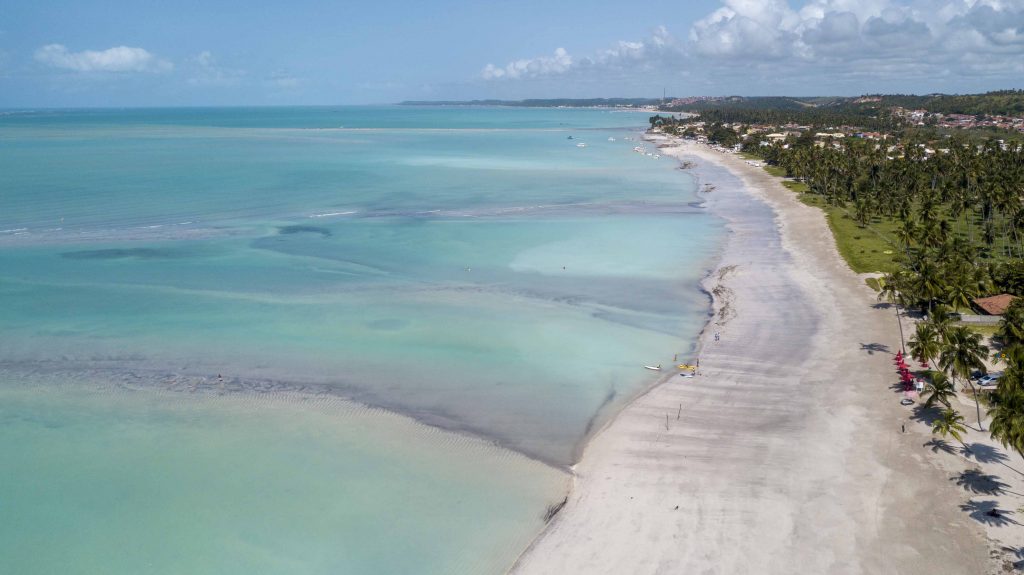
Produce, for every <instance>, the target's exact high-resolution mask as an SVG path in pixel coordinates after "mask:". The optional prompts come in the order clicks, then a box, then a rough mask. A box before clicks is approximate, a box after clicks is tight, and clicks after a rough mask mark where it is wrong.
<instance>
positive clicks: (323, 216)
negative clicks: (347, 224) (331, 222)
mask: <svg viewBox="0 0 1024 575" xmlns="http://www.w3.org/2000/svg"><path fill="white" fill-rule="evenodd" d="M354 213H355V212H326V213H323V214H313V215H311V216H309V217H311V218H329V217H331V216H348V215H352V214H354Z"/></svg>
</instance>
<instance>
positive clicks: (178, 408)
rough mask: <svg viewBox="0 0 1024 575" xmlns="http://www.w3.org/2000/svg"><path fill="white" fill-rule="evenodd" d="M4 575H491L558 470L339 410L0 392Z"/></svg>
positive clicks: (518, 546) (507, 559) (325, 405)
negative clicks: (142, 574) (64, 574)
mask: <svg viewBox="0 0 1024 575" xmlns="http://www.w3.org/2000/svg"><path fill="white" fill-rule="evenodd" d="M0 436H2V437H3V440H2V441H0V461H3V462H4V464H3V466H4V473H2V474H0V507H2V509H3V521H0V571H3V572H4V573H66V574H75V573H82V574H85V573H135V574H138V573H151V574H159V573H166V574H179V573H194V574H201V573H211V574H213V573H217V574H222V575H227V574H232V573H238V574H250V573H264V574H274V573H280V574H293V573H309V574H315V573H323V574H336V573H394V574H400V573H439V574H440V573H500V572H502V571H503V569H505V568H506V567H507V566H508V565H509V564H510V563H511V562H512V561H513V560H514V559H515V557H516V555H517V554H518V553H519V552H520V551H521V550H522V548H523V547H524V546H525V545H526V544H527V543H528V542H529V537H530V535H531V534H532V532H534V531H535V530H537V529H539V527H540V526H541V525H542V523H543V520H542V514H543V510H544V508H545V506H546V505H548V504H549V503H551V502H552V501H553V500H557V499H556V498H557V497H558V494H559V493H560V491H561V490H562V489H564V485H565V476H564V475H562V474H561V473H559V472H556V471H555V470H553V469H551V468H547V467H545V466H543V465H541V464H538V463H535V462H531V461H529V460H525V459H524V458H522V457H517V456H513V455H510V453H509V452H507V451H503V450H500V449H498V448H496V447H493V446H490V445H488V444H486V443H483V442H480V441H474V440H470V439H465V438H453V437H449V436H448V434H443V433H439V432H436V431H433V432H432V431H431V430H430V429H429V428H424V427H422V426H418V425H415V424H412V423H411V422H409V421H408V420H404V421H403V420H402V419H400V418H395V417H389V416H386V415H381V414H374V413H372V412H368V411H366V410H361V409H353V408H351V407H346V406H344V405H339V404H338V403H337V402H329V401H327V402H325V401H319V402H301V401H298V400H294V399H292V400H288V401H286V400H271V399H267V398H262V399H259V400H253V399H251V398H249V399H245V398H243V397H240V396H239V397H204V398H203V399H202V400H199V399H198V398H196V397H195V396H192V397H188V396H184V395H182V394H168V393H166V392H165V393H152V392H145V393H138V392H110V391H104V392H97V391H83V390H82V389H81V388H68V387H63V386H61V387H58V388H56V389H51V390H50V392H45V391H40V390H39V388H38V385H36V386H31V387H28V388H26V387H23V386H21V385H19V384H17V383H12V382H10V381H7V382H4V385H2V386H0Z"/></svg>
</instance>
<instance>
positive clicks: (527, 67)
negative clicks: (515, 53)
mask: <svg viewBox="0 0 1024 575" xmlns="http://www.w3.org/2000/svg"><path fill="white" fill-rule="evenodd" d="M571 67H572V56H570V55H569V53H568V52H566V51H565V48H556V49H555V53H554V54H553V55H551V56H540V57H538V58H530V59H524V60H516V61H514V62H509V63H508V65H506V66H505V67H504V68H499V67H497V66H495V65H494V64H487V65H486V66H484V69H483V71H482V72H481V75H482V76H483V77H484V79H486V80H493V79H497V78H522V77H530V76H545V75H548V74H560V73H562V72H565V71H567V70H569V68H571Z"/></svg>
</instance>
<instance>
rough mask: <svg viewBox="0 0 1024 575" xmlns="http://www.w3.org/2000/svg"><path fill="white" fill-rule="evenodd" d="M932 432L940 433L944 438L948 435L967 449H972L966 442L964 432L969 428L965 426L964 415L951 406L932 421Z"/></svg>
mask: <svg viewBox="0 0 1024 575" xmlns="http://www.w3.org/2000/svg"><path fill="white" fill-rule="evenodd" d="M932 433H938V434H939V435H941V436H942V437H943V438H945V437H946V436H947V435H948V436H950V437H952V438H953V439H955V440H957V441H958V442H960V445H962V446H963V447H964V450H965V451H970V448H968V447H967V444H965V443H964V434H965V433H967V428H966V427H964V416H962V415H960V414H959V413H957V412H956V411H955V410H953V409H951V408H948V407H947V408H946V409H943V410H942V414H941V415H939V417H938V418H937V419H936V420H935V421H934V422H932Z"/></svg>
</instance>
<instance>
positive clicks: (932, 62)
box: [481, 0, 1024, 93]
mask: <svg viewBox="0 0 1024 575" xmlns="http://www.w3.org/2000/svg"><path fill="white" fill-rule="evenodd" d="M791 3H792V4H793V5H792V6H791ZM1022 55H1024V0H804V1H803V2H802V5H799V4H798V2H797V1H796V0H789V1H787V0H722V5H721V6H720V7H719V8H718V9H716V10H714V11H712V12H711V13H709V14H707V15H706V16H705V17H703V18H700V19H698V20H696V21H694V22H693V23H692V24H691V26H690V28H689V30H688V33H687V34H686V36H685V39H681V40H677V39H675V38H673V36H672V35H670V34H669V33H668V32H667V31H666V30H665V28H663V27H660V28H658V29H657V30H655V32H654V34H652V36H651V37H650V38H648V39H645V40H641V41H625V40H623V41H619V42H616V43H615V44H614V45H612V46H611V47H610V48H608V49H605V50H600V51H597V52H595V53H593V54H591V55H585V56H575V57H573V56H570V55H569V53H568V52H567V51H566V50H565V49H563V48H559V49H558V50H556V51H555V53H554V55H553V56H542V57H539V58H532V59H524V60H516V61H513V62H510V63H509V64H507V65H505V66H503V67H498V66H495V65H493V64H488V65H487V66H486V67H485V68H484V69H483V71H482V72H481V76H482V77H483V78H484V79H486V80H491V81H494V80H506V81H507V80H519V81H528V80H532V81H540V80H541V79H543V78H555V77H562V78H564V77H567V76H571V77H572V78H573V80H574V81H577V80H579V81H584V80H587V81H591V82H594V83H595V84H596V83H600V82H602V81H604V82H605V83H608V82H609V81H614V82H616V83H618V82H621V81H632V80H636V81H637V82H643V81H648V82H649V83H652V84H654V85H664V84H668V85H669V86H672V85H680V84H683V85H687V86H694V85H699V84H697V83H698V82H703V81H705V80H707V81H708V82H709V83H707V84H705V86H729V87H728V88H725V89H727V90H730V91H738V92H744V93H752V92H753V91H757V92H760V93H765V92H776V93H778V92H787V93H796V92H799V93H824V92H826V91H828V90H829V89H831V88H832V87H833V86H843V88H842V89H843V90H844V91H847V92H855V91H857V90H865V91H866V90H882V89H886V88H887V87H892V89H901V90H902V89H907V88H908V87H909V88H910V89H922V90H923V89H928V90H936V89H938V90H941V89H947V90H961V91H962V90H963V89H964V88H962V87H964V86H966V87H968V88H967V89H970V88H969V86H971V85H972V84H971V83H972V82H973V80H972V78H973V79H978V78H987V79H992V80H995V81H999V83H998V84H996V86H997V87H1020V86H1021V78H1020V72H1021V70H1022V69H1024V58H1021V56H1022ZM655 78H656V79H655ZM655 82H657V83H655ZM662 82H664V84H661V83H662ZM949 82H952V83H954V84H958V86H947V83H949ZM925 84H927V86H928V87H927V88H925V87H924V86H925ZM974 85H979V86H980V85H981V84H980V83H977V82H975V84H974ZM986 85H989V86H990V85H992V84H991V83H990V84H986ZM915 87H920V88H915Z"/></svg>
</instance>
